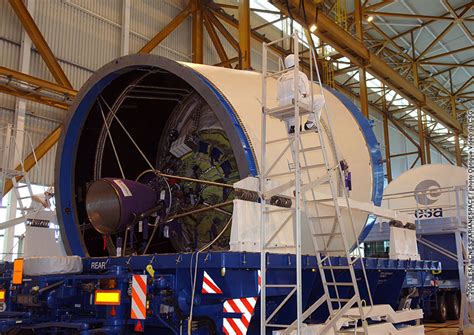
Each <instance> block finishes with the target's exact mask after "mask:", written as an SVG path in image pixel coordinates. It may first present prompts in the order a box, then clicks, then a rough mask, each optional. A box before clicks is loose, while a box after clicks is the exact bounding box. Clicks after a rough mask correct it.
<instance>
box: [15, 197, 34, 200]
mask: <svg viewBox="0 0 474 335" xmlns="http://www.w3.org/2000/svg"><path fill="white" fill-rule="evenodd" d="M30 198H31V196H26V197H20V198H18V199H20V200H24V199H30Z"/></svg>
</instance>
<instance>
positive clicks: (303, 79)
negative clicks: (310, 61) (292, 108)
mask: <svg viewBox="0 0 474 335" xmlns="http://www.w3.org/2000/svg"><path fill="white" fill-rule="evenodd" d="M293 75H294V71H289V72H287V73H285V74H283V75H282V76H281V77H280V78H278V97H277V99H278V104H279V105H280V106H284V105H289V104H291V103H292V101H293V98H294V96H295V95H294V94H293V89H294V83H293ZM298 80H299V82H298V94H299V95H300V102H301V103H302V104H303V105H306V106H308V107H309V106H310V105H311V97H310V96H309V94H310V93H311V90H310V86H309V80H308V77H307V76H306V74H305V73H304V72H301V71H299V72H298ZM323 105H324V98H323V96H322V95H321V94H315V95H313V113H310V114H308V121H307V122H306V124H307V125H308V128H311V127H313V126H314V122H315V115H316V116H317V117H318V119H319V118H320V117H321V109H322V108H323ZM308 109H309V108H308ZM286 122H287V125H288V128H290V127H292V126H294V125H295V118H294V117H289V118H288V119H287V120H286Z"/></svg>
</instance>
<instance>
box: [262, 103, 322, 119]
mask: <svg viewBox="0 0 474 335" xmlns="http://www.w3.org/2000/svg"><path fill="white" fill-rule="evenodd" d="M264 111H265V114H266V115H268V116H271V117H274V118H276V119H280V120H285V119H288V118H290V117H294V116H295V104H288V105H283V106H278V107H274V108H266V109H265V110H264ZM312 112H313V111H310V110H309V109H308V108H307V106H306V105H303V104H302V103H301V102H300V103H299V114H300V116H303V115H307V114H309V113H312Z"/></svg>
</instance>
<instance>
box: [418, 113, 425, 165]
mask: <svg viewBox="0 0 474 335" xmlns="http://www.w3.org/2000/svg"><path fill="white" fill-rule="evenodd" d="M416 112H417V113H418V140H419V143H418V144H419V145H420V157H421V165H425V164H426V152H425V151H426V150H425V149H426V146H425V131H424V130H425V129H424V125H423V115H422V114H421V108H417V109H416Z"/></svg>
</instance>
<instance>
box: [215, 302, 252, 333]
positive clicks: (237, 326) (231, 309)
mask: <svg viewBox="0 0 474 335" xmlns="http://www.w3.org/2000/svg"><path fill="white" fill-rule="evenodd" d="M256 303H257V298H253V297H252V298H240V299H229V300H226V301H225V302H224V313H240V314H242V316H241V317H240V318H224V323H223V328H224V333H225V334H227V335H234V334H235V335H245V334H246V333H247V330H248V328H249V325H250V320H251V319H252V315H253V312H254V310H255V305H256Z"/></svg>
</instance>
